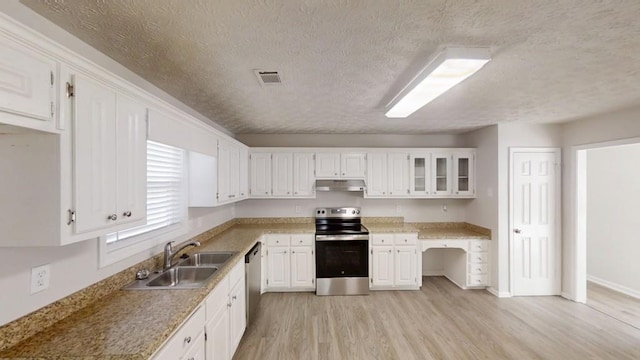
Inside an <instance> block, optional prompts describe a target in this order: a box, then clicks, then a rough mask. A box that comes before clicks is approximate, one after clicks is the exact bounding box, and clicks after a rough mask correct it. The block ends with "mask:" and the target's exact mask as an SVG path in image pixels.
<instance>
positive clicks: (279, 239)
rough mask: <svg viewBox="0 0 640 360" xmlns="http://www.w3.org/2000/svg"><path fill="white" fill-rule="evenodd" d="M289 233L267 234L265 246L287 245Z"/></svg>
mask: <svg viewBox="0 0 640 360" xmlns="http://www.w3.org/2000/svg"><path fill="white" fill-rule="evenodd" d="M290 238H291V236H290V235H286V234H271V235H269V236H267V246H289V239H290Z"/></svg>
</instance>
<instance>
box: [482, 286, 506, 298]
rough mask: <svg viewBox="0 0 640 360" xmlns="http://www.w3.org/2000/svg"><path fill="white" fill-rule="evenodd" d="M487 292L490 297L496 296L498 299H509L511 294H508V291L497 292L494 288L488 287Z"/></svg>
mask: <svg viewBox="0 0 640 360" xmlns="http://www.w3.org/2000/svg"><path fill="white" fill-rule="evenodd" d="M487 291H488V292H489V293H490V294H491V295H493V296H496V297H499V298H510V297H511V293H510V292H508V291H498V290H497V289H496V288H494V287H488V288H487Z"/></svg>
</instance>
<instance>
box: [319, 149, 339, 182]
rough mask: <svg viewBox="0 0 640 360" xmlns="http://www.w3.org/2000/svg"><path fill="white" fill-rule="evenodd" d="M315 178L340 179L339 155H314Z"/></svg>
mask: <svg viewBox="0 0 640 360" xmlns="http://www.w3.org/2000/svg"><path fill="white" fill-rule="evenodd" d="M316 177H317V178H318V179H337V178H340V153H316Z"/></svg>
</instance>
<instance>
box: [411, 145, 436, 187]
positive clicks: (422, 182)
mask: <svg viewBox="0 0 640 360" xmlns="http://www.w3.org/2000/svg"><path fill="white" fill-rule="evenodd" d="M409 194H411V195H415V196H428V195H430V194H431V155H430V154H413V155H411V156H409Z"/></svg>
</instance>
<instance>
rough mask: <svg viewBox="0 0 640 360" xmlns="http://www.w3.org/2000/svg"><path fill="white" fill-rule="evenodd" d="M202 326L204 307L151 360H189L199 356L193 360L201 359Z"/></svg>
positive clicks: (199, 308) (202, 349)
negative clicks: (191, 357)
mask: <svg viewBox="0 0 640 360" xmlns="http://www.w3.org/2000/svg"><path fill="white" fill-rule="evenodd" d="M204 324H205V307H204V306H199V307H198V309H196V311H195V312H194V313H193V314H192V315H191V316H190V317H189V318H188V319H187V320H185V322H184V323H183V324H182V326H180V327H179V328H178V330H176V331H175V333H174V334H173V336H171V337H170V338H169V340H167V342H166V343H165V344H164V346H163V347H162V348H161V349H160V351H158V352H157V353H156V354H155V356H153V359H155V360H172V359H175V360H181V359H190V357H189V356H193V357H195V356H199V357H195V358H194V359H203V357H202V355H201V354H203V351H204Z"/></svg>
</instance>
